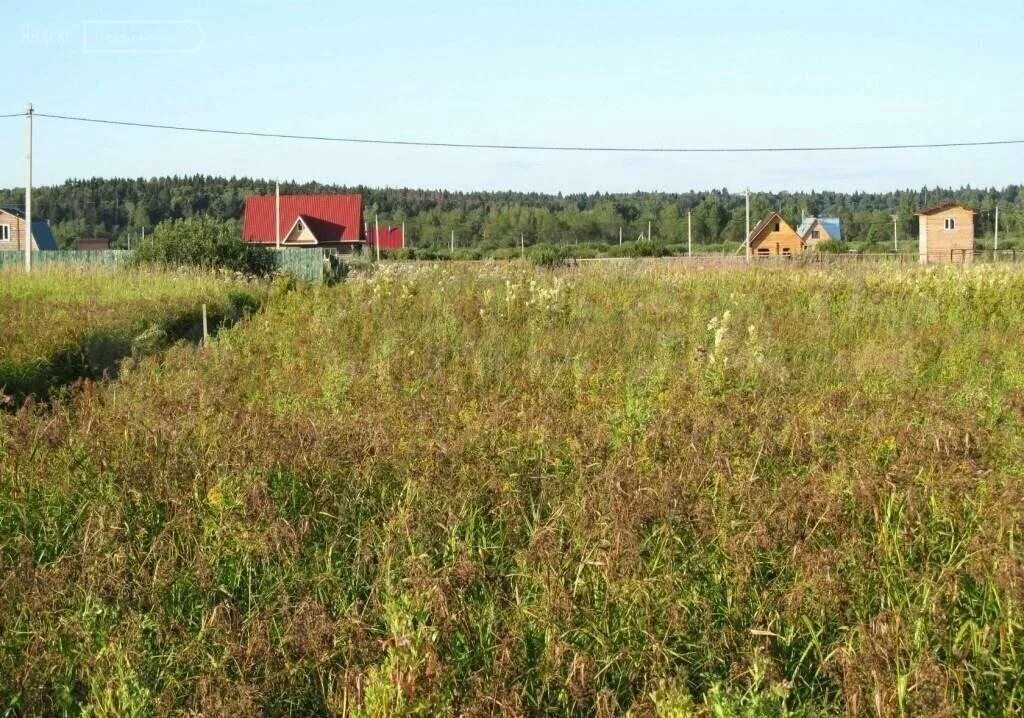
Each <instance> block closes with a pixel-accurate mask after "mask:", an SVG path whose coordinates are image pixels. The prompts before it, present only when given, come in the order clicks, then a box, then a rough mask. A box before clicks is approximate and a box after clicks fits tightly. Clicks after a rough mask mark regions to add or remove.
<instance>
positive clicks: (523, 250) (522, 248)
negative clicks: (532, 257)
mask: <svg viewBox="0 0 1024 718" xmlns="http://www.w3.org/2000/svg"><path fill="white" fill-rule="evenodd" d="M519 258H520V259H526V237H525V236H524V235H523V233H522V232H520V233H519Z"/></svg>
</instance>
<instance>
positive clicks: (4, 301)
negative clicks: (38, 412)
mask: <svg viewBox="0 0 1024 718" xmlns="http://www.w3.org/2000/svg"><path fill="white" fill-rule="evenodd" d="M262 292H263V290H262V289H259V288H258V287H256V286H244V285H241V284H238V285H235V284H233V283H230V282H226V281H224V280H223V278H218V277H217V276H215V275H212V274H201V273H194V274H187V273H177V274H170V273H163V272H153V271H145V270H137V271H124V270H121V271H118V270H114V269H106V270H104V269H88V268H80V267H42V268H37V269H36V270H35V271H34V272H33V273H32V274H31V275H25V274H23V273H22V271H21V270H20V269H14V268H11V269H7V270H0V307H2V311H0V342H2V347H3V348H2V350H0V390H2V391H4V392H5V393H7V394H8V395H12V396H14V397H15V398H19V399H20V398H21V397H24V396H26V395H28V394H36V395H45V394H47V393H49V392H50V391H51V390H53V389H55V388H57V387H60V386H61V385H63V384H66V383H67V382H69V381H72V380H75V379H79V378H83V377H89V378H98V377H100V376H103V375H104V374H110V373H112V372H115V371H116V367H117V364H118V362H119V361H120V360H121V359H122V358H123V357H125V356H129V355H131V354H133V353H134V354H140V353H145V352H151V351H154V350H156V349H159V348H162V347H165V346H166V345H167V344H168V342H169V341H173V340H177V339H181V338H186V337H190V338H192V339H195V338H196V337H197V336H201V321H202V305H203V304H204V303H205V304H207V305H208V306H207V315H208V324H209V326H210V327H211V328H213V329H216V328H217V327H218V326H219V325H221V324H222V323H225V322H229V321H233V320H234V319H235V318H237V317H238V316H239V315H240V313H241V312H242V311H243V310H245V309H249V310H252V309H255V308H256V307H257V306H258V304H259V301H260V299H259V297H260V295H261V294H262Z"/></svg>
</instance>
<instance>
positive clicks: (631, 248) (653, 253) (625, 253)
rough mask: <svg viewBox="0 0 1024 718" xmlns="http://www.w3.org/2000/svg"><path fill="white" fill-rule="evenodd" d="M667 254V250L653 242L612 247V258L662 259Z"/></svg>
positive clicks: (610, 253)
mask: <svg viewBox="0 0 1024 718" xmlns="http://www.w3.org/2000/svg"><path fill="white" fill-rule="evenodd" d="M666 254H669V251H668V248H666V247H662V246H660V245H657V244H654V243H653V242H630V243H628V244H618V245H615V246H614V247H612V251H611V252H609V255H610V256H612V257H664V256H665V255H666Z"/></svg>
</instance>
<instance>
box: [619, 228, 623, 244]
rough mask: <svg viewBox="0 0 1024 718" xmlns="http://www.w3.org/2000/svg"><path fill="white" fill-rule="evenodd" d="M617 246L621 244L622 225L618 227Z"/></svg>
mask: <svg viewBox="0 0 1024 718" xmlns="http://www.w3.org/2000/svg"><path fill="white" fill-rule="evenodd" d="M619 244H622V225H621V224H620V225H619Z"/></svg>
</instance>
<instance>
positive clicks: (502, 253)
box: [488, 247, 521, 260]
mask: <svg viewBox="0 0 1024 718" xmlns="http://www.w3.org/2000/svg"><path fill="white" fill-rule="evenodd" d="M520 254H521V252H520V250H519V247H498V248H497V249H495V250H493V251H491V252H489V253H488V256H489V257H490V258H491V259H505V260H508V259H519V255H520Z"/></svg>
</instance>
